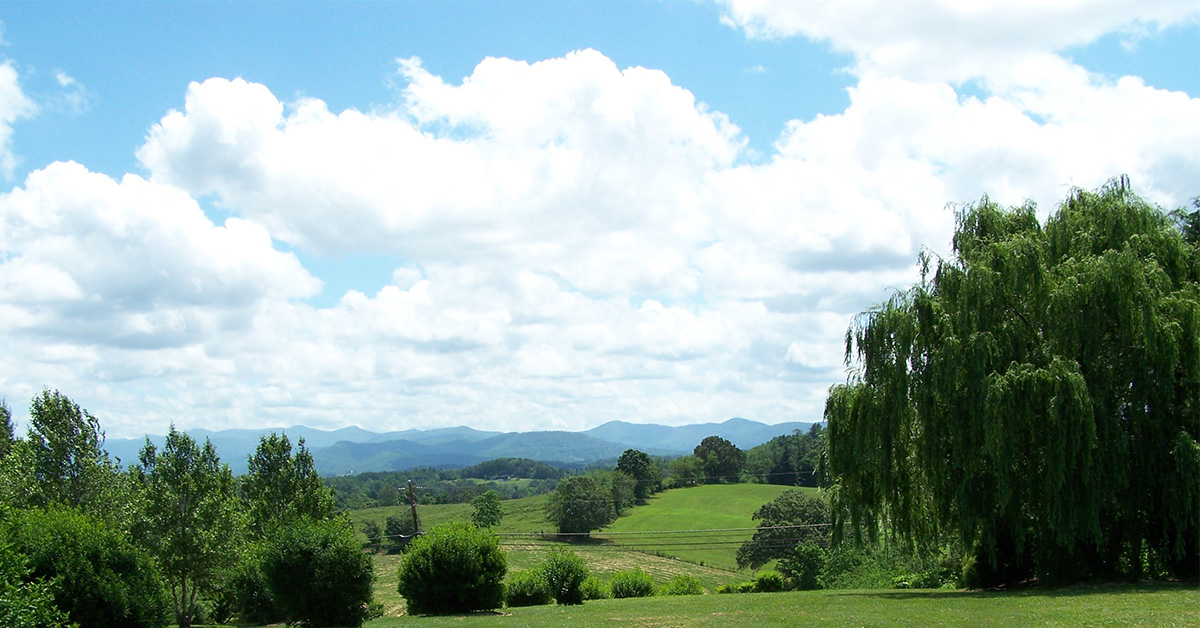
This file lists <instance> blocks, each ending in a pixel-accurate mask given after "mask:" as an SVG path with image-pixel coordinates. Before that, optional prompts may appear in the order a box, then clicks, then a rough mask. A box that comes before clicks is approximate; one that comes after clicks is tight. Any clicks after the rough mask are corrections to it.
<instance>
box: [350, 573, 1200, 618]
mask: <svg viewBox="0 0 1200 628" xmlns="http://www.w3.org/2000/svg"><path fill="white" fill-rule="evenodd" d="M1197 625H1200V589H1198V588H1196V586H1195V585H1194V584H1193V585H1189V586H1183V585H1121V586H1079V587H1071V588H1067V589H1060V590H1052V591H1041V590H1032V591H1018V592H991V591H988V592H969V591H886V590H884V591H802V592H793V593H760V594H742V595H705V596H687V597H656V598H641V599H624V600H599V601H594V602H587V603H585V604H583V605H582V606H571V607H564V606H538V607H529V608H517V609H505V611H504V612H502V613H481V614H473V615H456V616H449V617H398V618H397V617H389V618H381V619H377V620H375V621H372V622H370V623H368V624H366V626H367V627H368V628H391V627H394V626H422V627H425V626H429V627H432V628H437V627H439V626H461V627H464V628H470V627H472V626H498V627H501V628H503V627H505V626H512V627H514V628H516V627H518V626H519V627H523V628H524V627H529V628H542V627H545V628H557V627H558V626H571V627H572V628H589V627H592V626H596V627H600V626H603V627H609V626H672V627H681V628H693V627H694V628H701V627H712V628H743V627H744V628H758V627H759V626H816V627H822V626H889V627H890V626H899V627H905V626H913V627H917V626H943V627H955V626H962V627H964V628H991V627H995V628H1001V627H1007V626H1013V627H1025V626H1051V627H1060V626H1061V627H1066V626H1161V627H1176V626H1178V627H1182V626H1197Z"/></svg>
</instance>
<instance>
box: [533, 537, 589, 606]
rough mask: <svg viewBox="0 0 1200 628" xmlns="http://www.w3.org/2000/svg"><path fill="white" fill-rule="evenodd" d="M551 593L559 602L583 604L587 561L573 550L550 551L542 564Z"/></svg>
mask: <svg viewBox="0 0 1200 628" xmlns="http://www.w3.org/2000/svg"><path fill="white" fill-rule="evenodd" d="M542 573H544V574H546V582H548V583H549V584H550V593H551V594H553V595H554V599H555V600H558V603H559V604H582V603H583V581H584V579H586V578H587V576H588V568H587V563H585V562H583V559H582V558H580V557H579V556H578V555H577V554H575V552H573V551H571V550H564V549H555V550H551V551H550V555H549V556H547V557H546V562H545V564H544V565H543V566H542Z"/></svg>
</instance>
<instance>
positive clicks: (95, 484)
mask: <svg viewBox="0 0 1200 628" xmlns="http://www.w3.org/2000/svg"><path fill="white" fill-rule="evenodd" d="M29 422H30V424H29V430H28V435H27V437H26V438H25V439H24V441H18V442H17V443H13V445H14V448H15V449H18V448H19V449H22V450H23V451H20V452H17V455H16V457H15V459H14V460H12V461H9V460H8V458H12V457H13V456H8V457H6V458H5V462H6V463H7V464H5V465H4V466H5V469H4V475H5V476H6V482H12V483H13V485H12V486H10V487H8V489H7V490H6V492H7V493H8V494H7V495H6V498H8V499H10V500H11V501H10V505H12V506H14V507H20V508H24V507H30V506H48V505H51V504H61V505H64V506H69V507H72V508H79V509H81V510H83V511H84V512H87V513H88V514H91V515H95V516H97V517H100V518H101V519H104V520H105V522H106V523H108V524H109V525H111V526H115V527H117V528H119V529H121V530H122V531H127V530H128V529H129V528H130V526H131V525H132V524H133V522H134V521H135V520H136V519H137V514H138V508H137V505H136V502H137V501H138V496H137V495H136V494H134V492H133V488H132V486H131V484H130V482H129V480H128V478H126V477H125V476H124V475H123V474H121V473H119V472H118V470H117V467H116V465H115V464H114V463H113V462H112V460H110V459H109V457H108V453H106V452H105V451H104V448H103V447H104V433H103V432H101V431H100V423H99V421H97V420H96V417H94V416H92V415H91V414H90V413H89V412H88V411H87V410H83V409H81V408H80V407H79V405H78V404H76V403H74V402H73V401H71V400H70V399H68V398H67V396H66V395H63V394H62V393H60V392H58V391H57V390H54V391H51V390H43V391H42V394H41V395H39V396H37V397H34V398H33V401H32V402H31V403H30V408H29ZM18 444H19V445H21V446H20V447H16V446H17V445H18ZM15 449H14V451H15Z"/></svg>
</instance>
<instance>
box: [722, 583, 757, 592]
mask: <svg viewBox="0 0 1200 628" xmlns="http://www.w3.org/2000/svg"><path fill="white" fill-rule="evenodd" d="M756 590H757V589H756V588H755V583H753V582H735V583H733V584H723V585H721V586H719V587H717V593H754V592H755V591H756Z"/></svg>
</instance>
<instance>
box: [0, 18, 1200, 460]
mask: <svg viewBox="0 0 1200 628" xmlns="http://www.w3.org/2000/svg"><path fill="white" fill-rule="evenodd" d="M892 4H894V3H886V2H878V3H875V2H864V3H837V2H819V1H814V2H805V3H793V2H786V1H783V0H778V1H772V0H762V1H755V2H751V1H748V0H746V1H743V0H723V1H720V2H682V1H680V2H561V3H552V2H493V3H485V2H466V3H455V2H428V3H383V2H369V3H283V2H269V3H268V2H254V3H232V2H222V3H204V2H196V3H119V2H111V3H45V2H35V3H21V2H15V3H5V4H3V5H0V22H3V42H4V43H3V46H2V47H0V61H2V62H3V65H0V166H3V167H4V168H3V169H4V172H2V173H0V175H3V176H4V181H3V183H2V185H3V194H2V195H0V342H3V343H4V345H5V346H6V347H9V351H8V352H9V354H10V355H14V356H19V359H15V360H12V359H10V360H7V361H5V363H4V364H3V365H0V396H3V397H5V398H6V399H7V401H8V404H9V406H10V407H12V408H13V410H14V413H15V414H16V415H17V416H18V417H20V416H23V415H24V414H25V405H26V404H27V401H28V399H29V398H30V397H32V396H33V395H34V394H36V393H37V392H38V391H39V390H41V389H42V388H43V387H51V388H58V389H60V390H62V391H63V392H64V393H66V394H68V395H69V396H71V397H72V398H74V399H76V400H77V401H79V402H80V403H81V405H83V406H85V407H87V408H88V409H89V410H91V411H92V412H93V413H94V414H96V415H97V416H98V417H99V418H100V419H101V421H102V424H103V425H104V426H105V428H106V429H107V430H108V432H109V434H110V436H136V435H138V434H141V433H145V432H150V433H163V432H165V430H166V426H167V424H168V423H169V422H170V421H174V422H176V424H178V425H180V426H181V427H184V428H187V427H192V426H203V427H208V428H213V429H220V428H223V427H258V426H266V425H291V424H306V425H311V426H314V427H320V428H326V429H332V428H337V427H342V426H345V425H360V426H362V427H365V428H367V429H375V430H388V429H405V428H410V427H418V428H421V427H441V426H450V425H462V424H465V425H471V426H474V427H478V428H484V429H520V430H528V429H586V428H589V427H593V426H595V425H597V424H599V423H601V422H604V421H607V420H612V419H622V420H629V421H638V422H650V421H653V422H661V423H671V424H679V423H689V422H703V421H714V420H723V419H725V418H728V417H730V416H745V417H747V418H752V419H757V420H761V421H764V422H780V421H788V420H818V419H819V417H820V412H821V408H822V405H823V399H824V394H825V391H826V390H827V389H828V386H829V385H831V384H833V383H836V382H839V381H842V380H843V379H844V378H845V372H844V367H843V365H842V354H841V337H842V334H843V333H844V331H845V328H846V326H847V324H848V323H849V320H850V317H851V316H853V315H854V313H856V312H859V311H861V310H863V309H864V308H867V307H869V306H870V305H871V304H873V303H876V302H878V301H880V300H882V299H884V298H886V297H887V296H888V295H889V294H890V293H891V292H892V291H893V290H895V289H897V288H902V287H903V286H905V285H907V284H909V283H911V282H912V280H913V279H914V262H915V259H916V256H917V254H918V253H919V251H920V250H921V249H922V248H929V249H931V250H934V251H935V252H939V253H943V254H944V253H945V252H946V251H947V250H948V248H949V247H948V238H949V234H950V232H951V230H952V228H953V215H952V212H950V211H948V210H947V209H946V207H947V204H949V203H964V202H971V201H973V200H977V199H978V198H980V197H981V196H982V195H984V194H987V195H989V196H991V197H992V198H996V199H998V200H1001V201H1002V202H1006V203H1019V202H1023V201H1024V200H1025V199H1031V200H1034V201H1035V202H1037V203H1038V205H1039V207H1041V208H1042V213H1043V215H1044V214H1045V213H1047V212H1049V211H1050V210H1051V209H1052V208H1053V207H1054V204H1055V203H1056V202H1057V201H1058V200H1060V199H1061V198H1062V197H1063V196H1064V195H1065V194H1066V192H1067V191H1068V190H1069V189H1070V187H1071V186H1080V187H1096V186H1098V185H1100V184H1102V183H1103V182H1104V181H1105V180H1106V179H1107V178H1108V177H1111V176H1114V175H1117V174H1121V173H1125V174H1129V175H1130V177H1131V178H1132V180H1133V183H1134V186H1135V188H1136V189H1137V190H1139V191H1140V192H1141V193H1142V194H1143V195H1144V196H1146V197H1147V198H1149V199H1150V200H1152V201H1154V202H1156V203H1159V204H1161V205H1163V206H1164V207H1166V208H1171V207H1175V206H1179V205H1183V204H1186V203H1188V202H1189V201H1190V199H1191V198H1193V197H1195V196H1196V195H1197V194H1200V186H1197V185H1196V183H1195V181H1197V180H1200V176H1197V175H1198V174H1200V151H1198V150H1197V149H1196V146H1198V145H1200V142H1197V140H1198V139H1200V25H1198V24H1200V22H1198V20H1200V3H1195V2H1192V3H1179V2H1153V1H1151V2H1142V3H1136V6H1134V3H1128V2H1116V1H1104V0H1096V1H1091V2H1073V3H1045V2H1020V1H1018V2H1005V3H973V4H971V5H956V4H953V3H951V4H944V3H940V2H934V1H932V0H931V1H928V2H923V1H920V2H914V3H910V4H906V5H905V6H904V7H902V8H900V7H894V6H892Z"/></svg>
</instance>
